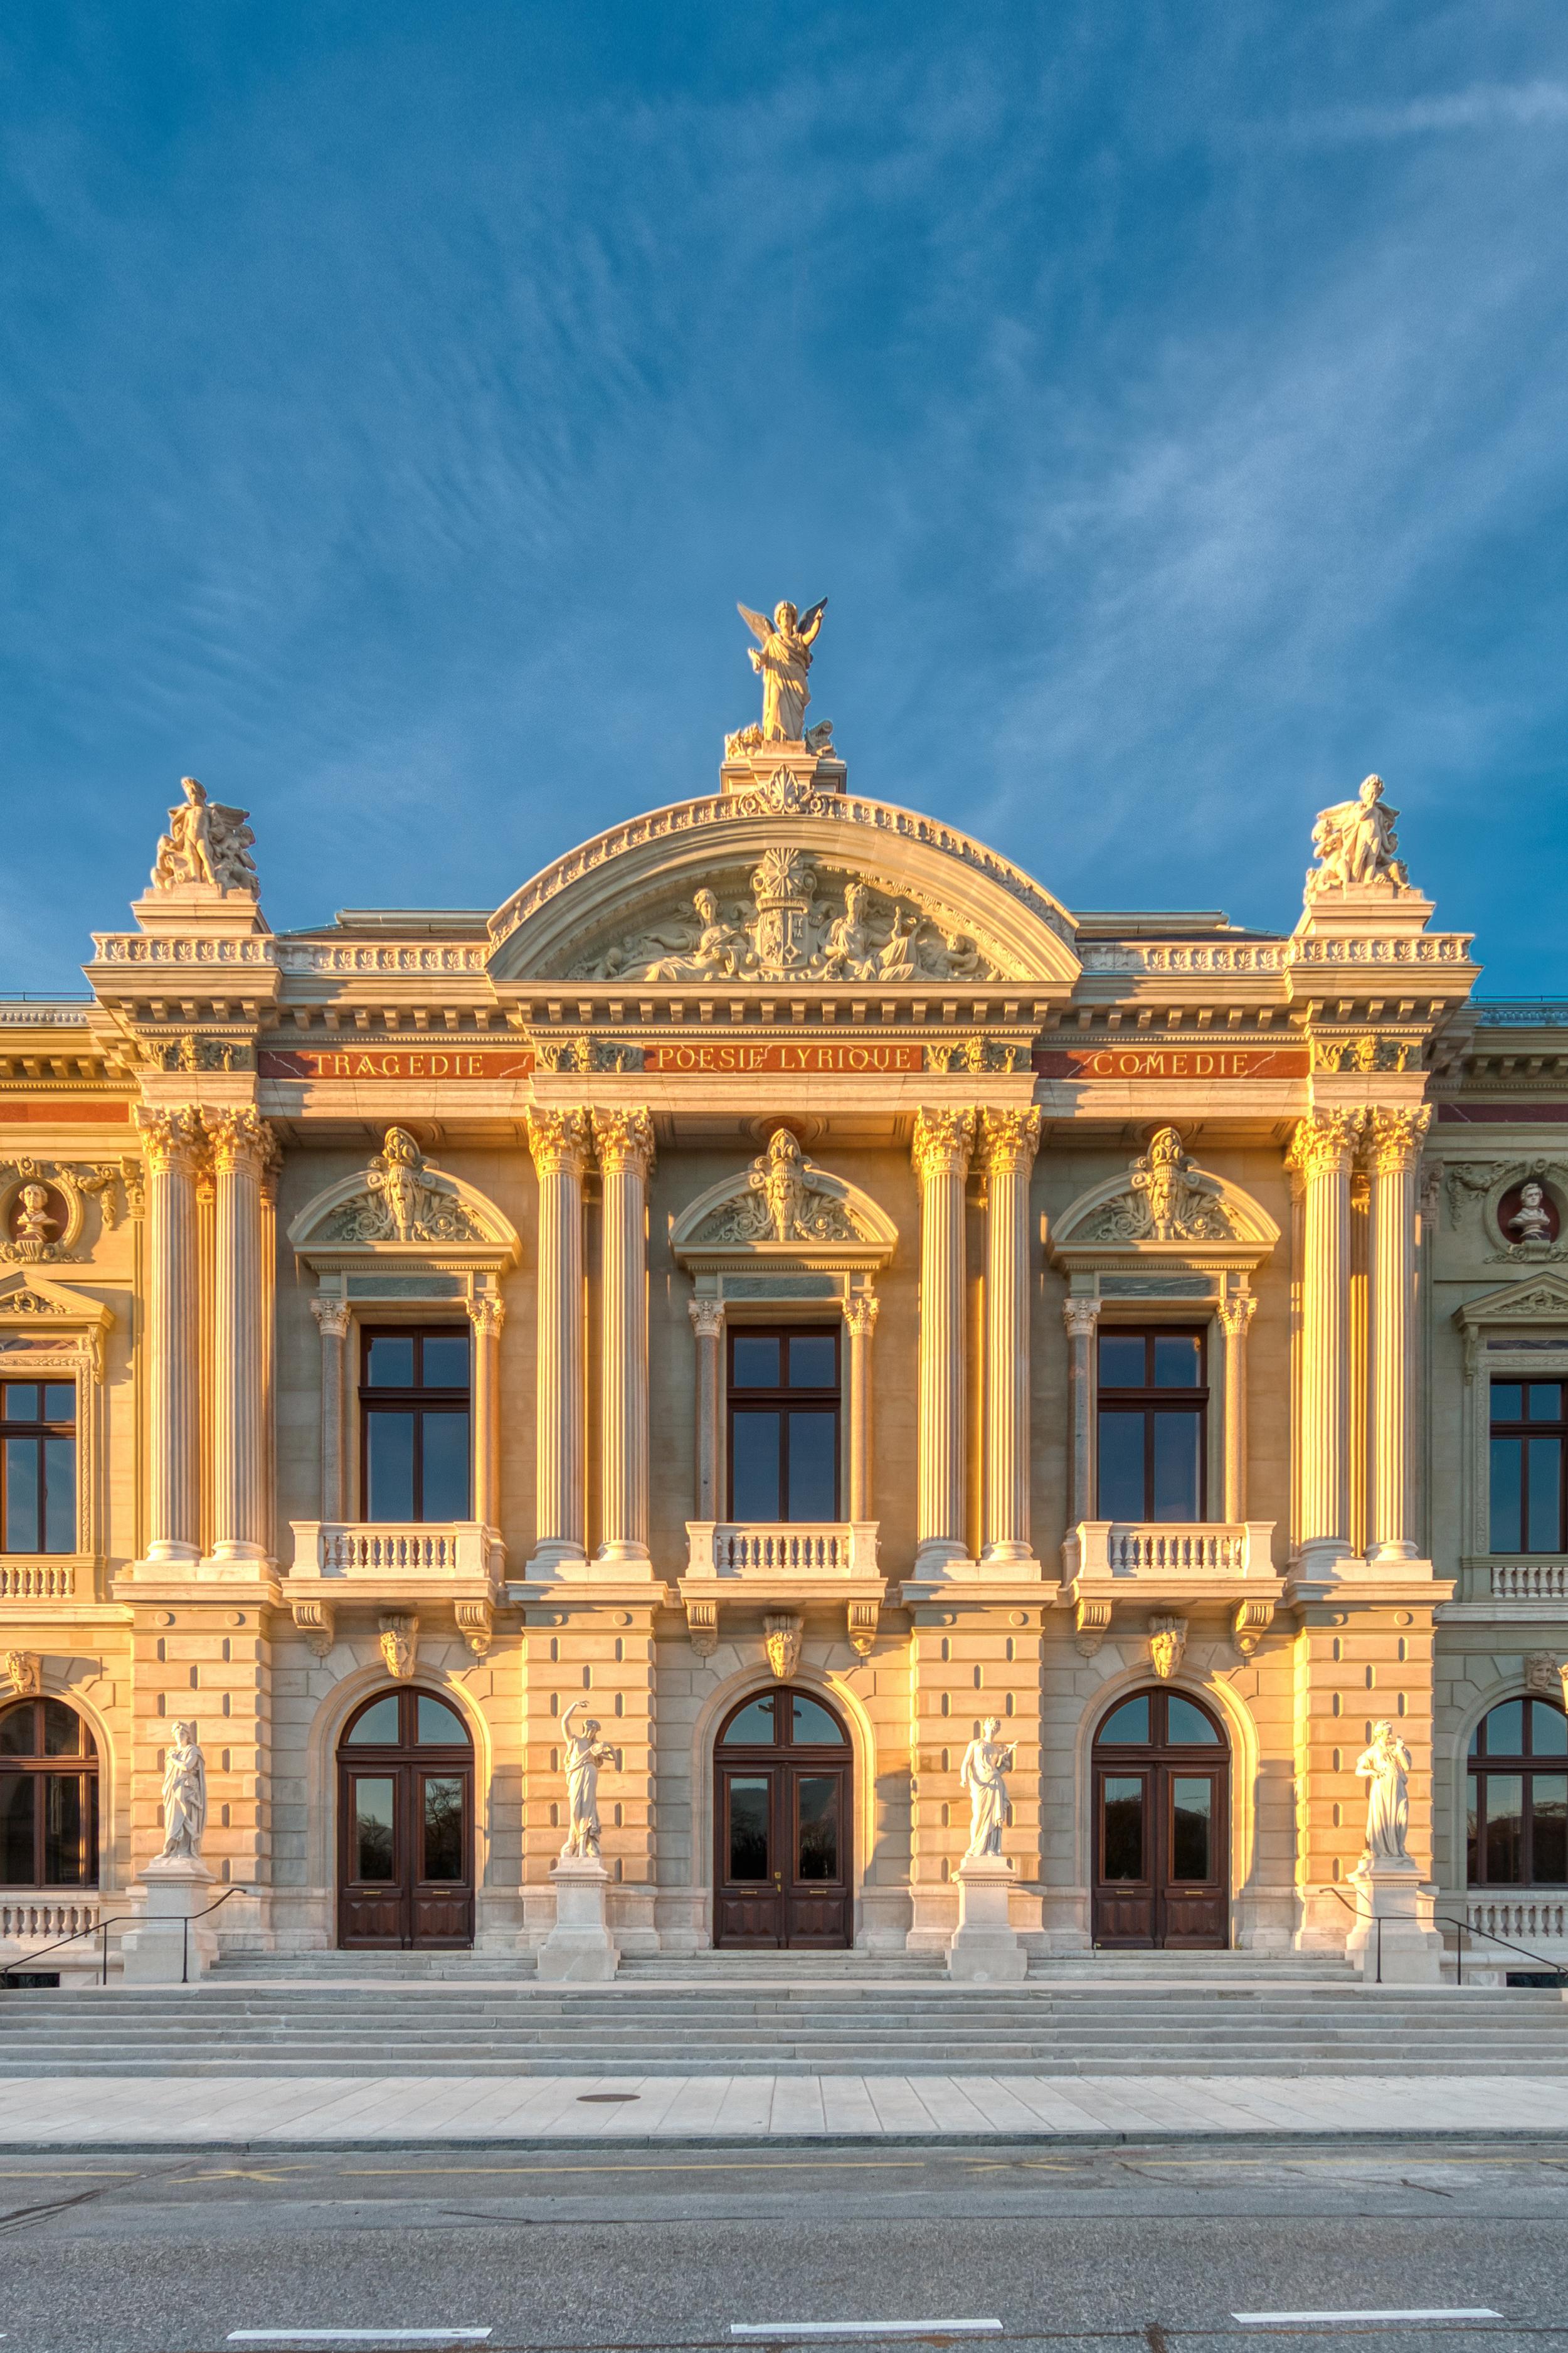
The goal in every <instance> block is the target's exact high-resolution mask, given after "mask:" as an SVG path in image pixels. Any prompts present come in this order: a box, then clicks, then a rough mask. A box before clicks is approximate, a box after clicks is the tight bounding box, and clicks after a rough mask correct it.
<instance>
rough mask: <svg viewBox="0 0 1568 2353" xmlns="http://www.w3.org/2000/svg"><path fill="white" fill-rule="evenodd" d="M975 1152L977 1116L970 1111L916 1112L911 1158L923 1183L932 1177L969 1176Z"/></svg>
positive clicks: (965, 1109)
mask: <svg viewBox="0 0 1568 2353" xmlns="http://www.w3.org/2000/svg"><path fill="white" fill-rule="evenodd" d="M973 1149H974V1113H973V1111H972V1110H970V1109H969V1108H967V1107H965V1108H964V1109H963V1110H956V1111H925V1110H921V1111H918V1112H917V1113H915V1133H914V1142H913V1145H912V1146H911V1150H910V1156H911V1158H912V1159H913V1161H914V1166H915V1174H916V1176H918V1177H919V1178H920V1179H921V1183H922V1184H924V1183H925V1182H926V1180H927V1179H928V1178H929V1177H931V1176H967V1175H968V1174H969V1156H970V1154H971V1153H972V1152H973Z"/></svg>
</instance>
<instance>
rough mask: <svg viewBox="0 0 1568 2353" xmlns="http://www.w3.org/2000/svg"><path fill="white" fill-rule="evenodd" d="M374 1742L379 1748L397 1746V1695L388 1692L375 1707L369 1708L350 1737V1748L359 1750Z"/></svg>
mask: <svg viewBox="0 0 1568 2353" xmlns="http://www.w3.org/2000/svg"><path fill="white" fill-rule="evenodd" d="M367 1741H374V1743H375V1745H376V1746H377V1747H378V1748H395V1747H396V1746H397V1694H396V1693H395V1692H388V1693H387V1694H386V1697H385V1698H384V1699H378V1700H377V1701H376V1703H375V1705H374V1707H367V1708H366V1710H365V1712H364V1714H363V1715H362V1716H361V1718H360V1720H359V1722H358V1723H357V1724H356V1725H355V1726H354V1728H353V1731H352V1732H351V1733H350V1735H349V1746H350V1747H351V1748H357V1747H360V1746H363V1744H364V1743H365V1742H367Z"/></svg>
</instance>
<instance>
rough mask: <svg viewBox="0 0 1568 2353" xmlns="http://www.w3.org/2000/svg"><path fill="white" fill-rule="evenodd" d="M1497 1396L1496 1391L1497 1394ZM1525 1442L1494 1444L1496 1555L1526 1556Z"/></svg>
mask: <svg viewBox="0 0 1568 2353" xmlns="http://www.w3.org/2000/svg"><path fill="white" fill-rule="evenodd" d="M1493 1395H1494V1396H1495V1395H1496V1390H1495V1389H1494V1390H1493ZM1523 1454H1524V1441H1523V1440H1522V1439H1519V1438H1494V1439H1493V1440H1492V1463H1491V1490H1492V1520H1491V1547H1492V1550H1493V1552H1522V1551H1523V1549H1524V1546H1523V1543H1522V1541H1521V1539H1522V1536H1523V1533H1524V1521H1523V1517H1522V1514H1521V1511H1520V1474H1521V1468H1522V1461H1523Z"/></svg>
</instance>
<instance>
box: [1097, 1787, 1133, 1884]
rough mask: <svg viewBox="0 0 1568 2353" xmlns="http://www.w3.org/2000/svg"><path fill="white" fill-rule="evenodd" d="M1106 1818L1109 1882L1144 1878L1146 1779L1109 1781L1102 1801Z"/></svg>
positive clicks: (1106, 1854)
mask: <svg viewBox="0 0 1568 2353" xmlns="http://www.w3.org/2000/svg"><path fill="white" fill-rule="evenodd" d="M1100 1802H1101V1806H1102V1809H1103V1811H1104V1818H1105V1864H1104V1875H1105V1877H1106V1878H1107V1879H1142V1876H1143V1784H1142V1780H1133V1779H1131V1778H1130V1779H1128V1780H1125V1781H1123V1780H1114V1781H1109V1780H1108V1781H1107V1782H1106V1783H1105V1786H1104V1791H1103V1795H1102V1798H1101V1801H1100Z"/></svg>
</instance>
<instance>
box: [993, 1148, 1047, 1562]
mask: <svg viewBox="0 0 1568 2353" xmlns="http://www.w3.org/2000/svg"><path fill="white" fill-rule="evenodd" d="M1039 1142H1040V1114H1039V1113H1038V1112H1037V1111H987V1112H984V1113H982V1115H981V1136H980V1148H981V1153H982V1155H983V1157H984V1165H985V1176H986V1211H985V1518H984V1558H985V1559H986V1560H988V1561H995V1562H998V1563H1006V1562H1013V1561H1026V1560H1028V1559H1030V1558H1031V1557H1032V1556H1031V1553H1030V1548H1029V1171H1030V1170H1031V1169H1032V1168H1033V1166H1034V1165H1035V1154H1036V1152H1037V1150H1038V1148H1039Z"/></svg>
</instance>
